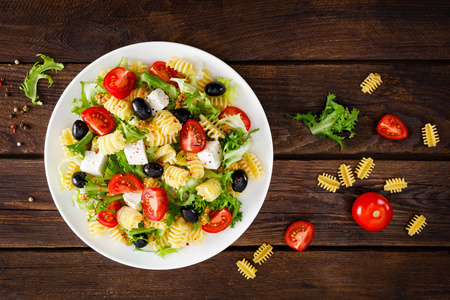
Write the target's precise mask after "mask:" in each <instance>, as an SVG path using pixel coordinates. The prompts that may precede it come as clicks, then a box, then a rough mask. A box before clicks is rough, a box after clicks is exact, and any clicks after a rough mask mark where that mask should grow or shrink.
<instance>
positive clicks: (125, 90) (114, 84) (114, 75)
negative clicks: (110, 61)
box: [103, 67, 136, 99]
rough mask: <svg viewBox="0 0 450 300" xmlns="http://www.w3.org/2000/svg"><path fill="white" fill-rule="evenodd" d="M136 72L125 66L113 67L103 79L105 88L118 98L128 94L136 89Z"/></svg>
mask: <svg viewBox="0 0 450 300" xmlns="http://www.w3.org/2000/svg"><path fill="white" fill-rule="evenodd" d="M135 83H136V74H134V73H133V72H131V71H128V70H127V69H125V68H123V67H117V68H114V69H112V70H111V71H109V72H108V74H106V76H105V78H104V79H103V86H104V87H105V90H107V91H108V93H110V94H111V95H113V96H114V97H116V98H118V99H123V98H125V97H126V96H128V95H129V94H130V93H131V91H132V90H133V89H134V85H135Z"/></svg>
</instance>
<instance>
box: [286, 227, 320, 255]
mask: <svg viewBox="0 0 450 300" xmlns="http://www.w3.org/2000/svg"><path fill="white" fill-rule="evenodd" d="M314 232H315V228H314V225H313V224H311V223H308V222H304V221H297V222H294V223H292V224H291V225H290V226H289V227H288V229H286V233H285V235H284V240H285V241H286V244H288V246H289V247H291V248H292V249H295V250H297V251H303V250H305V249H306V247H308V245H309V244H310V243H311V242H312V240H313V238H314Z"/></svg>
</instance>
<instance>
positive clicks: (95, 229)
mask: <svg viewBox="0 0 450 300" xmlns="http://www.w3.org/2000/svg"><path fill="white" fill-rule="evenodd" d="M88 229H89V234H90V235H94V236H104V235H105V232H106V231H107V230H108V228H107V227H105V226H103V225H102V224H100V223H99V222H98V221H97V220H96V221H92V222H88Z"/></svg>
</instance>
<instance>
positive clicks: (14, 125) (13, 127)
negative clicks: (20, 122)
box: [11, 124, 17, 133]
mask: <svg viewBox="0 0 450 300" xmlns="http://www.w3.org/2000/svg"><path fill="white" fill-rule="evenodd" d="M16 128H17V126H16V124H11V132H12V133H16Z"/></svg>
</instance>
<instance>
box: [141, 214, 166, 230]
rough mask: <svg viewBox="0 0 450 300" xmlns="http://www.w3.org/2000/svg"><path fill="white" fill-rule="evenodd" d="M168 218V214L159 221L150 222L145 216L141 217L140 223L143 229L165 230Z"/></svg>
mask: <svg viewBox="0 0 450 300" xmlns="http://www.w3.org/2000/svg"><path fill="white" fill-rule="evenodd" d="M168 216H169V214H168V213H166V214H165V216H164V217H163V218H162V219H161V220H160V221H153V220H150V219H149V218H148V217H147V216H146V215H145V214H143V215H142V223H143V224H144V227H145V228H149V229H150V228H157V229H161V230H166V229H167V224H166V220H167V217H168Z"/></svg>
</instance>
